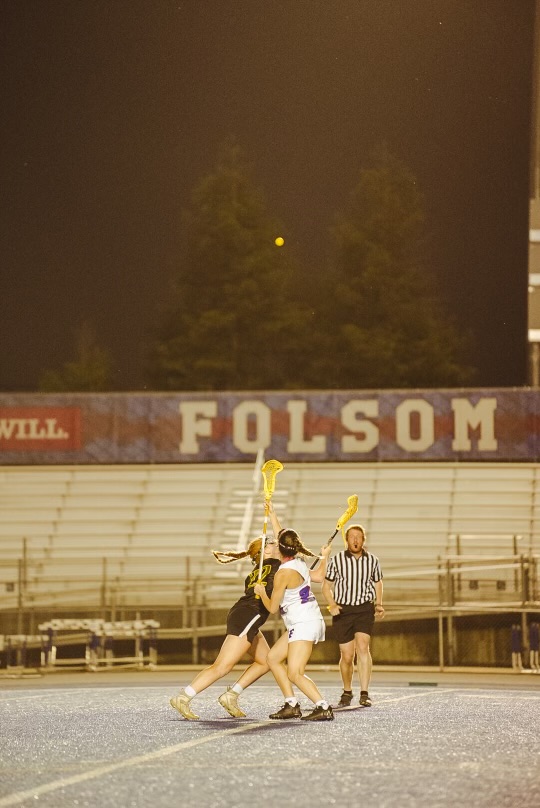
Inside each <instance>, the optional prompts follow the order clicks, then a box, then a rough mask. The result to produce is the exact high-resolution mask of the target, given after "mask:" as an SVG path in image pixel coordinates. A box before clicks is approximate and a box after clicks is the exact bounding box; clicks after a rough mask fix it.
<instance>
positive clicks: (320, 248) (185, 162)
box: [0, 0, 533, 391]
mask: <svg viewBox="0 0 540 808" xmlns="http://www.w3.org/2000/svg"><path fill="white" fill-rule="evenodd" d="M532 33H533V0H511V1H510V2H509V0H176V2H172V0H1V1H0V64H1V71H2V74H1V75H2V81H1V85H0V86H1V89H0V102H1V110H2V111H1V116H2V135H1V144H0V147H1V148H0V161H1V162H0V170H1V175H0V182H1V189H2V197H3V199H2V213H1V229H0V262H1V263H0V265H1V267H2V292H1V294H2V306H1V317H0V346H1V352H0V390H9V391H13V390H21V391H23V390H33V389H36V386H37V381H38V377H39V371H40V370H41V369H42V368H44V367H54V366H59V365H60V364H62V363H63V362H65V361H68V360H70V359H73V358H74V356H73V344H74V333H75V331H76V329H77V327H78V326H79V325H80V323H81V322H82V321H84V320H89V321H91V322H92V323H93V324H94V326H95V328H96V330H97V332H98V336H99V339H100V340H101V342H102V343H103V344H104V345H106V346H107V347H109V348H110V349H111V350H112V352H113V354H114V356H115V385H116V387H117V389H124V390H125V389H141V388H142V386H143V376H142V366H141V361H140V345H141V342H142V341H143V339H144V337H145V335H146V331H147V329H148V328H149V326H150V325H151V324H152V322H153V321H154V320H155V318H156V307H157V305H158V304H159V303H160V302H162V301H163V300H164V299H165V298H166V297H167V290H168V280H169V277H170V276H171V273H172V272H173V269H174V266H175V262H176V260H177V255H178V252H179V250H180V247H181V243H180V241H181V233H180V228H179V221H180V212H181V210H182V208H183V207H184V206H185V205H186V204H187V203H188V202H189V197H190V193H191V190H192V188H193V185H194V184H195V182H196V181H197V180H198V178H199V177H200V176H201V175H203V174H205V173H206V172H207V171H208V170H210V169H211V168H212V166H213V165H214V163H215V159H216V154H217V150H218V147H219V145H220V144H221V143H222V142H223V140H224V139H225V138H226V137H227V136H229V135H231V134H232V135H235V136H236V138H237V139H238V141H239V143H240V145H241V146H242V147H243V149H244V152H245V154H246V156H247V158H248V159H249V160H250V162H251V163H252V164H253V166H254V177H255V180H256V182H257V183H258V184H259V185H260V186H262V188H263V190H264V192H265V194H266V198H267V201H268V204H269V208H270V210H271V212H272V213H273V214H275V215H277V216H278V217H280V218H281V219H282V220H283V221H284V222H285V232H284V235H285V236H286V239H287V242H286V244H287V247H288V248H290V249H294V250H295V252H296V253H297V254H298V256H300V257H302V258H303V259H304V260H305V261H306V262H309V263H310V264H312V265H313V266H314V267H315V266H323V265H324V261H323V260H321V256H324V255H325V254H326V251H327V249H328V240H327V228H328V226H329V224H331V222H332V218H333V216H334V213H335V212H336V210H337V209H339V208H342V207H343V206H344V205H345V204H346V201H347V197H348V195H349V192H350V191H351V189H352V187H353V186H354V184H355V183H356V180H357V178H358V172H359V170H360V168H361V167H362V165H363V164H364V163H365V161H366V156H367V155H368V154H369V152H370V151H371V149H372V148H373V146H374V145H375V144H376V143H378V142H379V141H381V140H384V139H385V140H386V141H387V142H388V143H389V145H390V147H391V148H392V150H393V151H395V152H396V153H397V155H398V156H399V157H400V158H401V159H403V160H404V161H405V162H407V163H408V164H409V166H410V167H411V169H412V170H413V171H414V172H415V174H416V175H417V177H418V180H419V183H420V187H421V189H422V190H423V191H424V193H425V195H426V201H427V213H428V221H429V227H430V232H431V233H432V249H433V259H434V260H433V272H434V274H435V277H436V279H437V283H438V285H439V288H440V290H441V294H442V295H443V296H444V300H445V302H446V305H447V307H448V309H449V310H450V311H452V312H453V313H454V314H455V316H456V317H457V319H458V322H459V323H460V324H462V325H463V326H465V327H470V328H472V329H473V330H474V334H475V340H476V347H475V350H474V353H473V355H472V356H471V360H472V361H473V362H474V363H475V364H476V365H477V366H478V368H479V373H478V378H477V383H478V385H480V386H492V385H493V386H513V385H522V384H525V383H526V382H527V363H526V332H527V324H526V312H527V243H528V172H529V169H528V166H529V138H530V132H529V126H530V91H531V71H532V67H531V65H532V39H533V36H532ZM283 249H285V248H283Z"/></svg>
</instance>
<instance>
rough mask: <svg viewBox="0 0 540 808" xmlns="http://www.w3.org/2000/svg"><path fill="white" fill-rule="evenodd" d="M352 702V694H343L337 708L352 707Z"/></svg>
mask: <svg viewBox="0 0 540 808" xmlns="http://www.w3.org/2000/svg"><path fill="white" fill-rule="evenodd" d="M351 701H352V693H342V694H341V698H340V700H339V702H338V703H337V705H336V707H338V708H339V707H350V706H351Z"/></svg>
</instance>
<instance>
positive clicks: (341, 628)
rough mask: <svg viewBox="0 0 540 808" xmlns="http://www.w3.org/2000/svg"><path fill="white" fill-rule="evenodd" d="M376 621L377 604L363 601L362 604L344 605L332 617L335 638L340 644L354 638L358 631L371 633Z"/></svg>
mask: <svg viewBox="0 0 540 808" xmlns="http://www.w3.org/2000/svg"><path fill="white" fill-rule="evenodd" d="M374 622H375V604H374V603H361V604H360V606H342V607H341V612H340V613H339V614H338V615H336V616H335V617H333V618H332V628H333V634H334V639H335V640H337V642H338V643H339V644H340V645H343V644H344V643H347V642H351V640H354V635H355V634H356V633H357V632H361V633H362V634H369V636H371V632H372V631H373V624H374Z"/></svg>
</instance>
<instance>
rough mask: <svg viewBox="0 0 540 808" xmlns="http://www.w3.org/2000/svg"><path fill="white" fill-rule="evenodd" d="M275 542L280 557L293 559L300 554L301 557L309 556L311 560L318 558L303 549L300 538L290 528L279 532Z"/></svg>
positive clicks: (306, 549) (305, 548)
mask: <svg viewBox="0 0 540 808" xmlns="http://www.w3.org/2000/svg"><path fill="white" fill-rule="evenodd" d="M277 540H278V546H279V552H280V553H281V555H284V556H289V557H290V558H294V557H295V556H296V555H298V553H300V554H301V555H306V556H311V557H312V558H319V557H320V556H318V555H316V553H312V552H311V550H309V549H308V548H307V547H304V545H303V544H302V540H301V539H300V536H299V535H298V533H297V532H296V530H292V528H285V529H284V530H280V531H279V533H278V537H277Z"/></svg>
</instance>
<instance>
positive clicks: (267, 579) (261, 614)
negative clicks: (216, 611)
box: [227, 558, 281, 643]
mask: <svg viewBox="0 0 540 808" xmlns="http://www.w3.org/2000/svg"><path fill="white" fill-rule="evenodd" d="M280 566H281V561H279V560H278V559H277V558H267V559H266V560H265V561H264V562H263V568H262V573H261V583H263V584H266V594H267V595H268V597H270V595H271V594H272V589H273V588H274V576H275V574H276V572H277V571H278V569H279V568H280ZM258 581H259V567H258V566H257V567H255V568H254V569H253V571H252V572H250V573H249V575H248V576H247V578H246V580H245V584H244V594H243V595H242V597H241V598H239V599H238V600H237V601H236V603H235V604H234V606H232V608H231V610H230V611H229V614H228V615H227V634H234V636H236V637H247V639H248V640H249V642H250V643H251V642H253V640H254V639H255V637H256V636H257V632H258V630H259V629H260V627H261V626H262V625H264V623H266V621H267V619H268V614H269V612H268V609H266V608H265V606H264V603H263V602H262V600H261V599H260V598H256V597H255V592H254V591H253V587H254V586H255V584H256V583H258Z"/></svg>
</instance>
